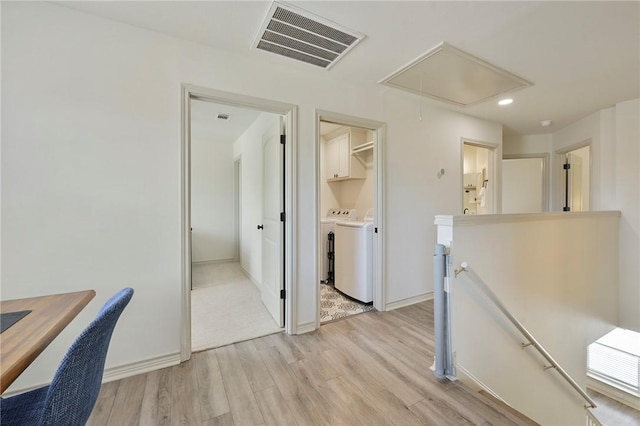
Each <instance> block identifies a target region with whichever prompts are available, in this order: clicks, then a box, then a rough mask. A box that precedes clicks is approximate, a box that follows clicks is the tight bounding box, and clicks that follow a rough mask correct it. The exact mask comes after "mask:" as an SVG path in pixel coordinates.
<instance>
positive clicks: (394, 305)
mask: <svg viewBox="0 0 640 426" xmlns="http://www.w3.org/2000/svg"><path fill="white" fill-rule="evenodd" d="M432 299H433V292H432V291H430V292H428V293H423V294H419V295H418V296H413V297H408V298H406V299H402V300H398V301H396V302H389V303H387V304H386V306H385V307H384V310H385V311H393V310H394V309H398V308H404V307H405V306H410V305H415V304H416V303H420V302H426V301H427V300H432Z"/></svg>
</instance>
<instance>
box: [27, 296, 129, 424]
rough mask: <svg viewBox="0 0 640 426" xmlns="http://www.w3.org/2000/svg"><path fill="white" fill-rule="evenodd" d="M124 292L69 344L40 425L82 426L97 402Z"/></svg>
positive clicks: (104, 307) (123, 300)
mask: <svg viewBox="0 0 640 426" xmlns="http://www.w3.org/2000/svg"><path fill="white" fill-rule="evenodd" d="M132 296H133V289H131V288H125V289H122V290H120V291H119V292H118V293H116V294H115V295H114V296H113V297H111V299H109V300H108V301H107V302H106V303H105V304H104V306H103V307H102V309H100V312H98V315H97V316H96V319H94V320H93V321H92V322H91V324H89V326H88V327H87V328H86V329H85V330H84V331H83V332H82V333H81V334H80V336H78V338H77V339H76V340H75V342H73V344H72V345H71V347H70V348H69V350H68V351H67V354H66V355H65V357H64V358H63V360H62V362H61V363H60V366H59V367H58V370H57V371H56V374H55V375H54V377H53V381H52V382H51V385H50V386H49V390H48V392H47V397H46V400H45V406H44V410H43V413H42V418H41V421H40V424H41V425H56V426H60V425H70V426H71V425H74V426H75V425H84V424H85V423H86V422H87V420H88V419H89V416H90V415H91V411H92V410H93V407H94V405H95V403H96V400H97V399H98V394H99V393H100V386H101V384H102V374H103V372H104V363H105V359H106V357H107V350H108V349H109V342H110V341H111V335H112V333H113V329H114V328H115V326H116V323H117V322H118V318H120V314H121V313H122V311H123V310H124V308H125V307H126V306H127V304H128V303H129V300H131V297H132Z"/></svg>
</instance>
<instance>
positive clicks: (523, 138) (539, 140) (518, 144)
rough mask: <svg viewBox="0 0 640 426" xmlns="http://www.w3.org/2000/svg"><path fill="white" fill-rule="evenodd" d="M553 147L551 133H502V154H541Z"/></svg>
mask: <svg viewBox="0 0 640 426" xmlns="http://www.w3.org/2000/svg"><path fill="white" fill-rule="evenodd" d="M552 149H553V136H552V135H550V134H549V135H504V146H503V148H502V150H503V151H502V153H503V154H504V155H515V154H542V153H547V152H551V151H552Z"/></svg>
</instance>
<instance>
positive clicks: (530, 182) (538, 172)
mask: <svg viewBox="0 0 640 426" xmlns="http://www.w3.org/2000/svg"><path fill="white" fill-rule="evenodd" d="M542 211H544V163H543V159H542V158H509V159H504V160H502V213H538V212H542Z"/></svg>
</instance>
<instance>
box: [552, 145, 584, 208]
mask: <svg viewBox="0 0 640 426" xmlns="http://www.w3.org/2000/svg"><path fill="white" fill-rule="evenodd" d="M591 142H592V141H591V138H589V139H585V140H583V141H580V142H577V143H574V144H572V145H568V146H565V147H563V148H561V149H558V150H556V151H555V152H554V160H555V161H554V162H555V165H553V170H552V174H553V187H554V189H555V195H554V197H553V201H554V203H555V204H556V208H557V210H558V211H562V207H563V205H564V189H563V188H562V184H563V178H562V173H563V172H564V170H563V169H562V165H563V164H564V160H565V156H566V155H567V154H568V153H570V152H571V151H576V150H578V149H580V148H584V147H589V211H592V209H593V197H592V194H593V144H592V143H591Z"/></svg>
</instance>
